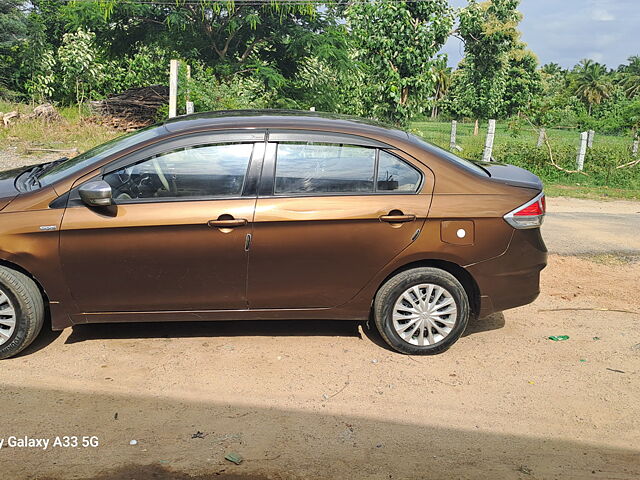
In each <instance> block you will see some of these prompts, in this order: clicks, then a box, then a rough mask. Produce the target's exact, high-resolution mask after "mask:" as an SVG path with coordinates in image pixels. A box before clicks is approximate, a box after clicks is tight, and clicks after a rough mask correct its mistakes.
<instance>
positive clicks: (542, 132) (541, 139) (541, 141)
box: [536, 128, 547, 148]
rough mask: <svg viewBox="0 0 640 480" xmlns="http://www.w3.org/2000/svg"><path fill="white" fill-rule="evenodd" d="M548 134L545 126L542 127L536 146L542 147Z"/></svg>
mask: <svg viewBox="0 0 640 480" xmlns="http://www.w3.org/2000/svg"><path fill="white" fill-rule="evenodd" d="M546 135H547V131H546V130H545V129H544V128H541V129H540V133H539V134H538V143H537V144H536V147H538V148H540V147H541V146H542V144H543V143H544V137H546Z"/></svg>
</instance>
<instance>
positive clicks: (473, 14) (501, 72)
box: [456, 0, 521, 118]
mask: <svg viewBox="0 0 640 480" xmlns="http://www.w3.org/2000/svg"><path fill="white" fill-rule="evenodd" d="M518 5H519V0H488V1H484V2H478V1H477V0H470V1H469V5H468V6H467V7H465V8H463V9H462V10H461V11H460V26H459V28H458V32H457V33H458V35H459V36H460V38H462V40H463V41H464V45H465V46H464V50H465V56H464V59H463V63H462V64H461V74H460V75H458V76H457V82H458V84H457V88H456V93H457V98H456V101H457V102H458V103H459V106H458V110H459V111H462V112H468V113H469V114H471V115H473V116H475V117H476V118H492V117H496V116H498V114H499V113H500V111H501V108H502V101H503V99H504V95H505V91H506V87H507V73H508V69H509V58H510V57H509V55H510V53H511V52H512V50H514V48H516V46H517V44H518V41H519V37H520V33H519V32H518V30H517V27H518V23H519V22H520V19H521V15H520V13H519V12H518V10H517V8H518Z"/></svg>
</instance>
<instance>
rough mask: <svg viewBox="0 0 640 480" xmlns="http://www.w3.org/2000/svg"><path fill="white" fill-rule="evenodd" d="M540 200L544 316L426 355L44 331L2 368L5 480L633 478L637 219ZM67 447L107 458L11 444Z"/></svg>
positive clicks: (323, 327) (189, 336) (261, 334)
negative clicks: (77, 442) (90, 442)
mask: <svg viewBox="0 0 640 480" xmlns="http://www.w3.org/2000/svg"><path fill="white" fill-rule="evenodd" d="M549 203H550V210H551V212H552V213H551V215H550V217H549V221H548V222H547V224H546V225H545V227H544V228H545V230H544V234H545V237H546V238H547V240H548V243H549V245H550V249H551V251H552V252H556V253H553V254H552V255H551V256H550V262H549V267H548V268H547V269H546V270H545V271H544V274H543V279H542V291H543V293H542V295H541V296H540V298H539V299H538V301H537V302H536V303H534V304H533V305H529V306H527V307H523V308H520V309H515V310H512V311H508V312H505V313H504V314H497V315H493V316H491V317H489V318H486V319H483V320H479V321H476V322H474V323H473V324H472V325H471V326H470V327H469V329H468V331H467V333H466V334H465V336H464V337H463V338H462V339H461V340H460V341H459V342H458V343H457V344H456V345H455V346H454V347H453V348H452V349H451V350H449V351H448V352H446V353H445V354H443V355H439V356H436V357H426V358H425V357H407V356H403V355H398V354H395V353H393V352H391V351H389V350H388V349H386V348H384V347H383V346H381V340H380V339H379V338H378V337H377V335H375V334H373V333H371V332H369V331H367V330H366V328H364V329H363V328H362V327H361V326H359V325H358V324H356V323H352V322H304V321H300V322H295V321H292V322H234V323H232V322H229V323H192V324H169V323H168V324H144V325H93V326H79V327H75V328H73V329H68V330H66V331H65V332H62V333H61V334H54V333H51V332H49V333H45V334H43V335H41V337H40V338H39V339H38V340H37V341H36V343H35V344H34V345H33V346H32V347H30V348H29V349H28V350H27V351H26V352H24V354H22V355H21V356H19V357H18V358H14V359H10V360H5V361H2V368H1V369H0V385H1V389H0V405H2V410H1V411H2V420H1V421H0V442H1V441H2V440H3V439H4V440H5V444H4V446H2V448H0V471H1V472H2V475H1V477H2V478H3V479H4V478H6V479H11V480H13V479H16V480H22V479H25V480H26V479H52V480H53V479H55V480H61V479H84V478H86V479H89V478H91V479H93V478H100V479H104V480H107V479H109V480H112V479H116V480H117V479H122V480H124V479H126V480H130V479H132V478H135V479H136V480H147V479H149V480H150V479H180V480H182V479H185V480H186V479H190V478H197V479H213V478H216V479H227V480H231V479H237V480H241V479H244V480H263V479H380V480H382V479H451V478H456V479H479V478H480V479H550V478H561V479H585V478H593V479H630V480H631V479H637V478H640V403H639V402H638V398H640V382H639V379H640V327H639V325H640V295H638V292H639V291H640V263H638V258H639V257H638V256H637V254H636V253H634V252H636V251H638V248H639V247H638V246H637V244H634V243H633V242H634V241H636V240H637V238H636V237H637V236H638V232H639V230H638V229H637V228H636V227H633V226H631V229H630V230H629V229H625V228H623V227H624V224H629V222H635V221H636V218H637V217H638V216H639V215H638V214H637V213H635V212H634V210H635V211H636V212H637V211H640V204H637V203H630V202H621V203H618V202H606V203H605V204H600V203H599V202H595V203H593V204H585V203H583V202H582V201H578V200H563V199H551V200H550V202H549ZM564 214H567V215H570V216H567V217H563V216H562V215H564ZM582 214H585V215H596V217H597V218H596V219H595V220H594V222H595V223H591V221H590V220H589V221H587V220H585V218H586V217H584V218H583V217H581V215H582ZM611 215H621V216H623V217H624V220H623V221H622V222H618V219H612V217H611ZM572 216H574V217H572ZM581 219H582V220H581ZM612 220H614V221H612ZM614 224H615V225H617V227H616V228H618V227H619V228H620V230H615V231H614V230H613V228H614V227H613V225H614ZM596 225H597V229H596ZM631 225H634V224H633V223H632V224H631ZM607 232H608V233H609V235H607ZM596 233H597V235H596ZM582 239H584V241H583V240H582ZM583 244H584V245H583ZM581 245H582V246H581ZM587 245H590V246H589V247H588V248H587ZM583 247H584V248H583ZM621 252H623V253H621ZM559 253H562V255H560V254H559ZM616 310H624V311H616ZM550 335H568V336H569V337H570V338H569V340H567V341H563V342H554V341H551V340H549V339H548V337H549V336H550ZM65 435H69V436H78V437H82V436H96V437H97V438H98V441H99V446H97V447H88V448H71V447H70V448H64V447H53V446H51V444H50V445H49V447H48V448H47V449H46V450H44V449H42V448H10V447H8V446H7V445H6V441H7V440H8V437H10V436H15V437H24V436H28V437H31V438H46V439H49V440H50V441H51V442H53V441H54V439H55V437H56V436H60V437H62V436H65ZM132 440H136V442H137V444H135V445H131V444H130V442H131V441H132ZM232 452H233V453H237V454H240V455H242V456H243V457H244V461H243V463H242V464H240V465H234V464H231V463H230V462H228V461H225V460H224V456H225V455H226V454H228V453H232Z"/></svg>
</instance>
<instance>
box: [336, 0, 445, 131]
mask: <svg viewBox="0 0 640 480" xmlns="http://www.w3.org/2000/svg"><path fill="white" fill-rule="evenodd" d="M346 17H347V21H348V26H349V28H350V31H351V37H352V39H353V43H354V47H355V51H356V57H357V58H358V59H359V60H360V61H361V62H362V63H363V66H364V69H365V74H366V78H367V81H368V82H370V89H369V92H368V94H369V95H370V98H371V100H372V101H371V105H372V107H371V112H370V113H371V114H373V116H375V117H378V118H381V119H384V120H387V121H390V122H393V123H395V124H405V123H406V122H407V121H408V120H409V119H410V118H411V117H412V116H414V115H416V114H418V113H422V112H423V111H424V110H425V107H426V105H427V102H428V100H429V98H430V97H431V96H433V93H434V91H435V85H436V78H435V74H434V72H433V70H432V68H433V67H434V65H436V64H437V63H438V57H437V53H438V51H440V49H441V48H442V46H443V45H444V43H445V42H446V40H447V38H448V36H449V33H450V30H451V27H452V25H453V12H452V10H451V8H450V7H449V5H448V2H447V0H431V1H429V2H415V1H394V2H389V1H385V0H371V1H366V2H365V1H358V2H353V3H351V5H350V6H349V7H348V8H347V10H346Z"/></svg>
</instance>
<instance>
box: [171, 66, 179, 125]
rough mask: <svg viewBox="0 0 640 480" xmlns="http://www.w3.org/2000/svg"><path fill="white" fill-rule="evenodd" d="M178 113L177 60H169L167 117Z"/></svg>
mask: <svg viewBox="0 0 640 480" xmlns="http://www.w3.org/2000/svg"><path fill="white" fill-rule="evenodd" d="M177 114H178V60H171V62H169V118H173V117H175V116H176V115H177Z"/></svg>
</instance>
